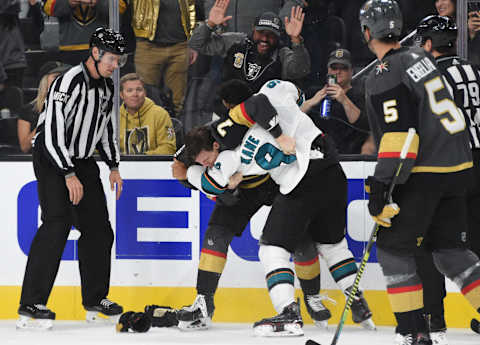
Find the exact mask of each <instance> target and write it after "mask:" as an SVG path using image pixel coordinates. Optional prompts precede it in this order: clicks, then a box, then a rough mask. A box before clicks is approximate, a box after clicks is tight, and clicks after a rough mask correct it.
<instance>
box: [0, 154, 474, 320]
mask: <svg viewBox="0 0 480 345" xmlns="http://www.w3.org/2000/svg"><path fill="white" fill-rule="evenodd" d="M170 164H171V163H170V162H166V161H127V162H122V163H121V174H122V177H123V179H124V190H123V194H122V196H121V198H120V199H119V200H118V201H117V200H115V195H114V192H112V191H110V187H109V185H108V173H109V172H108V169H107V168H106V166H105V165H104V164H103V163H100V167H101V174H102V179H103V182H104V189H105V192H106V197H107V203H108V208H109V213H110V221H111V224H112V227H113V229H114V231H115V243H114V245H113V249H112V260H113V262H112V275H111V293H110V297H111V298H112V299H114V300H115V301H118V302H119V303H121V304H123V305H124V306H125V308H126V309H128V310H141V309H143V307H144V306H145V305H147V304H160V305H170V306H173V307H181V306H182V305H185V304H190V303H191V302H192V301H193V298H194V296H195V288H194V287H195V284H196V271H197V266H198V261H199V254H200V248H201V240H202V238H203V233H204V231H205V229H206V226H207V223H208V219H209V215H210V213H211V210H212V209H213V205H214V203H213V202H212V201H211V200H209V199H207V198H206V197H205V196H203V195H201V194H199V193H198V192H197V191H190V190H188V189H186V188H184V187H183V186H182V185H180V184H179V183H178V182H177V181H175V180H174V179H173V178H172V176H171V173H170ZM374 164H375V163H374V162H363V161H357V162H342V166H343V168H344V170H345V172H346V174H347V177H348V180H349V193H348V209H347V215H346V217H347V218H346V219H347V239H348V243H349V246H350V249H351V250H352V252H353V253H354V255H355V257H356V258H357V260H358V261H359V260H360V258H361V256H362V253H363V249H364V247H365V244H366V242H365V241H367V239H368V237H369V234H370V231H371V229H372V226H373V222H372V220H371V218H370V217H369V216H368V210H367V200H366V198H367V195H365V192H364V179H365V177H366V176H368V175H369V174H371V173H372V172H373V169H374ZM0 190H1V191H2V197H1V198H0V210H1V211H0V212H1V219H2V225H3V226H2V227H1V229H2V230H1V231H0V252H1V253H2V265H1V266H2V269H1V272H2V274H0V294H1V296H2V308H0V318H15V317H16V309H17V307H18V300H19V295H20V286H21V284H22V279H23V273H24V269H25V264H26V259H27V254H28V250H29V247H30V243H31V241H32V239H33V236H34V234H35V232H36V231H37V228H38V226H39V224H40V222H41V220H40V217H41V214H40V209H39V206H38V197H37V193H36V182H35V177H34V174H33V169H32V164H31V162H28V161H13V162H12V161H1V162H0ZM267 214H268V208H264V209H262V210H261V211H259V212H258V213H257V214H256V215H255V216H254V218H253V220H252V222H251V223H250V224H249V226H248V227H247V228H246V229H245V231H244V233H243V235H242V237H240V238H235V239H234V241H233V242H232V244H231V247H230V250H229V254H228V260H227V264H226V267H225V271H224V273H223V275H222V278H221V280H220V289H219V291H218V294H217V296H216V311H215V317H214V320H215V321H226V322H251V321H254V320H257V319H258V318H260V317H265V316H269V315H271V314H272V313H273V309H272V307H271V303H270V300H269V298H268V294H267V291H266V289H265V280H264V273H263V271H262V268H261V266H260V264H259V262H258V255H257V252H258V238H259V237H260V234H261V230H262V226H263V224H264V222H265V218H266V215H267ZM78 237H79V233H78V231H77V230H72V232H71V233H70V236H69V240H68V242H67V245H66V248H65V251H64V254H63V257H62V263H61V265H60V270H59V273H58V276H57V280H56V282H55V287H54V290H53V292H52V295H51V298H50V300H49V304H48V305H49V307H51V308H52V309H54V311H56V312H57V317H58V318H59V319H81V318H83V317H84V314H85V312H84V311H83V308H82V307H81V296H80V287H79V284H80V278H79V274H78V261H77V252H76V239H78ZM322 272H323V273H324V274H322V290H325V292H328V294H329V296H330V297H331V298H334V299H336V300H337V301H338V303H337V305H333V304H330V305H329V307H330V309H331V310H332V311H333V320H334V321H333V322H336V321H337V320H338V317H339V314H340V313H341V310H342V309H343V306H344V303H343V299H342V298H341V294H340V291H338V290H336V286H335V285H334V283H333V280H332V279H331V277H330V275H329V274H328V270H327V268H326V267H325V266H324V265H322ZM361 285H362V287H363V288H364V289H365V290H366V296H367V299H368V301H369V304H370V306H371V308H372V310H373V312H374V320H375V322H376V323H377V324H382V325H391V324H393V316H392V314H391V311H390V307H389V303H388V300H387V297H386V293H385V292H384V289H385V285H384V282H383V278H382V275H381V270H380V268H379V265H378V263H377V259H376V252H375V250H373V252H372V255H371V257H370V261H369V263H368V265H367V269H366V271H365V274H364V277H363V279H362V282H361ZM297 286H298V283H297ZM447 288H448V291H449V296H448V297H447V300H446V306H447V311H448V313H447V322H448V324H449V325H450V326H451V327H465V326H466V325H467V323H469V321H470V319H471V317H472V316H473V315H474V311H473V309H471V308H470V307H469V306H468V304H467V303H466V302H465V301H464V300H463V298H462V297H461V295H460V294H459V293H458V290H457V289H456V287H455V286H453V284H452V283H451V282H447ZM303 314H304V315H305V316H306V315H307V314H306V313H303ZM306 320H307V321H309V319H308V318H306Z"/></svg>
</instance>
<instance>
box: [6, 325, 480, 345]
mask: <svg viewBox="0 0 480 345" xmlns="http://www.w3.org/2000/svg"><path fill="white" fill-rule="evenodd" d="M304 330H305V336H303V337H283V338H259V337H255V336H254V335H253V331H252V325H251V324H246V323H242V324H233V323H213V327H212V328H211V329H209V330H204V331H196V332H181V331H179V330H178V329H177V328H151V329H150V330H149V331H148V332H147V333H117V332H116V331H115V327H114V326H113V325H98V324H87V323H86V322H80V321H55V323H54V329H53V330H51V331H25V330H22V331H18V330H16V329H15V321H13V320H8V321H0V344H2V345H7V344H8V345H10V344H21V345H80V344H82V345H85V344H88V345H90V344H92V345H96V344H101V345H110V344H115V345H123V344H129V345H131V344H138V345H143V344H145V345H150V344H152V345H153V344H155V345H187V344H195V345H198V344H205V345H217V344H218V345H220V344H221V345H230V344H231V345H270V344H271V345H278V344H281V345H293V344H295V345H303V344H305V342H306V341H307V339H313V340H315V341H316V342H319V343H321V344H322V345H330V344H331V342H332V338H333V334H334V332H335V325H329V328H328V330H320V329H318V328H315V327H314V326H313V325H306V326H305V327H304ZM447 334H448V340H449V343H450V344H451V345H467V344H468V345H473V344H475V345H478V344H480V335H478V334H476V333H473V332H472V331H471V330H469V329H449V330H448V333H447ZM393 340H394V330H393V328H392V327H380V328H379V329H378V330H377V331H366V330H364V329H362V328H360V327H355V326H347V327H345V328H344V330H343V332H342V334H341V336H340V339H339V341H338V343H337V344H338V345H390V344H393Z"/></svg>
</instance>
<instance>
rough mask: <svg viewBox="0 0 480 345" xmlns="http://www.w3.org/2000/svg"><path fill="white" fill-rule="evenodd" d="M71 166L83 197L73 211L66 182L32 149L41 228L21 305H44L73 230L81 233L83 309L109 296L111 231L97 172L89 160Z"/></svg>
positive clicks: (24, 285) (24, 281)
mask: <svg viewBox="0 0 480 345" xmlns="http://www.w3.org/2000/svg"><path fill="white" fill-rule="evenodd" d="M74 164H75V174H76V175H77V177H78V178H79V180H80V182H81V183H82V184H83V192H84V195H83V199H82V200H81V201H80V203H79V204H78V205H77V206H76V207H73V206H72V203H71V202H70V200H69V194H68V189H67V187H66V184H65V177H64V176H63V175H61V174H59V172H58V170H57V169H56V168H55V167H54V166H53V165H52V163H51V162H50V161H49V160H48V158H47V157H46V156H45V154H44V153H43V152H42V149H41V148H40V147H38V146H37V147H35V149H34V152H33V167H34V170H35V176H36V177H37V180H38V196H39V201H40V206H41V209H42V225H41V226H40V228H39V229H38V231H37V233H36V235H35V238H34V239H33V242H32V245H31V247H30V252H29V255H28V261H27V267H26V270H25V276H24V279H23V287H22V295H21V299H20V304H45V305H46V304H47V301H48V297H49V295H50V292H51V290H52V286H53V283H54V281H55V277H56V275H57V272H58V267H59V265H60V259H61V256H62V253H63V250H64V248H65V243H66V241H67V238H68V235H69V233H70V230H71V228H72V225H75V227H76V228H77V229H78V230H79V231H80V233H81V236H80V238H79V240H78V261H79V269H80V278H81V285H82V300H83V305H85V306H94V305H98V304H99V302H100V301H101V300H102V299H103V298H106V297H107V295H108V290H109V286H110V265H111V249H112V244H113V231H112V227H111V225H110V221H109V220H108V211H107V205H106V199H105V194H104V191H103V187H102V184H101V181H100V176H99V168H98V166H97V163H96V162H95V160H94V159H93V158H89V159H83V160H75V161H74Z"/></svg>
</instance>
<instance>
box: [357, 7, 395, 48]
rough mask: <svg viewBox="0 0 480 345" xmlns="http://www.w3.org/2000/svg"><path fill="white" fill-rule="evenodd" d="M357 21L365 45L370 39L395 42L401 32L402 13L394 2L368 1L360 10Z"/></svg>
mask: <svg viewBox="0 0 480 345" xmlns="http://www.w3.org/2000/svg"><path fill="white" fill-rule="evenodd" d="M359 19H360V27H361V29H362V32H363V34H364V38H365V40H366V41H367V43H370V41H371V40H372V39H376V40H379V41H381V42H385V43H390V42H397V41H398V39H399V37H400V34H401V32H402V26H403V19H402V12H401V10H400V6H399V5H398V3H397V2H396V1H395V0H368V1H367V2H365V4H364V5H363V6H362V8H361V9H360V15H359Z"/></svg>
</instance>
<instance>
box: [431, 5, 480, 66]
mask: <svg viewBox="0 0 480 345" xmlns="http://www.w3.org/2000/svg"><path fill="white" fill-rule="evenodd" d="M435 8H436V9H437V13H438V14H439V15H440V16H447V17H451V18H454V19H456V16H457V1H456V0H435ZM479 30H480V9H479V8H478V5H476V6H475V5H473V4H469V7H468V37H469V42H468V59H469V60H470V61H471V62H472V63H475V64H480V36H479V35H477V33H478V31H479Z"/></svg>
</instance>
